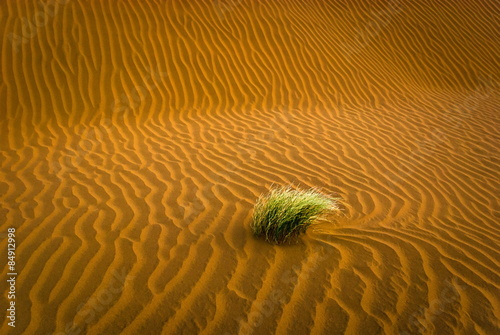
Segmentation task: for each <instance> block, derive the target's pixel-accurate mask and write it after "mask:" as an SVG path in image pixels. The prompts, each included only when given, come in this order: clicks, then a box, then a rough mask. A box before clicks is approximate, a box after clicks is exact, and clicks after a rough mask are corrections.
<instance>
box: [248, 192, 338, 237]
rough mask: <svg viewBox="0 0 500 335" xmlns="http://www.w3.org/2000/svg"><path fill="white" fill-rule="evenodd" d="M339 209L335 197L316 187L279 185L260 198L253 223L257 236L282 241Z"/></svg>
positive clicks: (254, 232) (298, 233) (303, 230)
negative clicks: (307, 188) (305, 188)
mask: <svg viewBox="0 0 500 335" xmlns="http://www.w3.org/2000/svg"><path fill="white" fill-rule="evenodd" d="M338 210H339V206H338V202H337V200H336V198H332V197H329V196H327V195H325V194H323V193H321V192H319V191H318V190H316V189H309V190H300V189H292V188H291V187H290V186H281V187H280V186H278V187H274V188H272V189H271V190H270V192H269V193H268V194H265V195H261V196H260V197H259V198H258V199H257V202H256V204H255V208H254V212H253V218H252V223H251V225H250V227H251V229H252V232H253V234H254V235H255V236H259V237H262V236H263V237H265V239H266V240H267V241H269V242H272V243H276V244H280V243H283V242H287V241H290V240H291V239H294V238H296V237H298V236H299V235H300V234H303V233H305V231H306V230H307V228H308V227H309V226H310V225H311V224H313V223H315V221H317V220H318V219H320V218H322V217H324V216H325V215H327V214H329V213H333V212H337V211H338Z"/></svg>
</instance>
